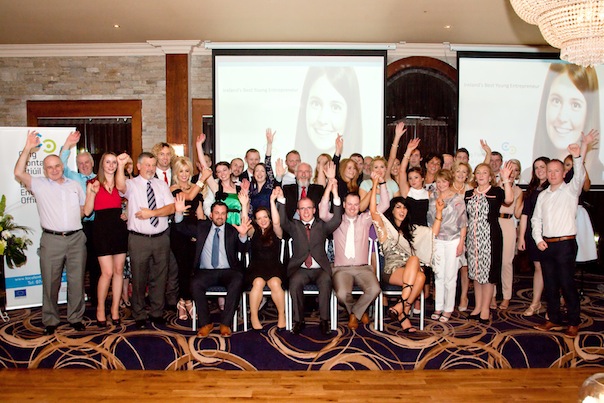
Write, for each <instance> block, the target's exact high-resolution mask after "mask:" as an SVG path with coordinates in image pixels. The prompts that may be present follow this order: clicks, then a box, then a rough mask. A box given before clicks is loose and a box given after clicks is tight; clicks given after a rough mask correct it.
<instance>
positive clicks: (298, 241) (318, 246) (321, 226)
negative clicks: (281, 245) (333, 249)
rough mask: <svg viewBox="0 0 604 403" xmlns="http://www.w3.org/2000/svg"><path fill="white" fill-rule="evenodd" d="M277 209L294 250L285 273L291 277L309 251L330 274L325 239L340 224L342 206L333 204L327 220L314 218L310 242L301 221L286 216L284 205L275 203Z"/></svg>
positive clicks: (299, 268) (299, 267)
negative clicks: (330, 216)
mask: <svg viewBox="0 0 604 403" xmlns="http://www.w3.org/2000/svg"><path fill="white" fill-rule="evenodd" d="M277 209H278V210H279V218H280V219H281V226H282V227H283V229H284V230H285V231H287V232H288V233H289V234H290V235H291V237H292V239H293V241H292V242H293V249H294V250H293V255H292V257H291V258H290V259H289V264H288V265H287V275H288V276H290V277H291V275H292V274H293V273H295V272H296V271H298V270H301V266H302V264H303V263H304V261H305V260H306V257H307V256H308V253H309V252H310V254H311V256H312V257H313V258H314V259H315V260H316V261H317V263H319V265H320V266H321V268H322V269H323V270H325V271H326V272H327V273H328V274H329V275H330V276H331V264H330V263H329V259H328V258H327V253H326V252H325V240H326V239H327V236H329V234H331V233H332V232H334V231H335V230H336V229H337V228H338V227H339V226H340V223H341V222H342V206H341V205H340V206H335V205H334V206H333V210H334V212H333V214H334V215H333V217H332V218H331V220H329V221H327V222H325V221H323V220H321V219H319V218H315V221H314V222H313V225H312V227H310V242H309V240H308V236H307V235H306V227H305V226H304V224H303V223H302V221H300V220H292V219H291V218H289V217H286V212H285V206H284V205H283V204H282V203H277Z"/></svg>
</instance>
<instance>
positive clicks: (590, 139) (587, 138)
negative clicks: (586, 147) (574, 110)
mask: <svg viewBox="0 0 604 403" xmlns="http://www.w3.org/2000/svg"><path fill="white" fill-rule="evenodd" d="M599 137H600V132H599V131H597V130H596V129H591V130H590V131H589V133H587V134H583V133H581V142H582V143H585V144H592V143H594V142H595V141H597V139H598V138H599Z"/></svg>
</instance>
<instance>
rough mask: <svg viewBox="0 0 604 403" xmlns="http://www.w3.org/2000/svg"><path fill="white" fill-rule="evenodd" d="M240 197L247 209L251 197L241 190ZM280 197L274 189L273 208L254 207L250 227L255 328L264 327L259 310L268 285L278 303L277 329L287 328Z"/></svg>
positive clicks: (248, 278) (250, 270) (244, 208)
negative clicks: (278, 200)
mask: <svg viewBox="0 0 604 403" xmlns="http://www.w3.org/2000/svg"><path fill="white" fill-rule="evenodd" d="M239 198H240V200H241V204H242V206H243V211H245V210H247V208H246V206H247V203H248V200H247V199H248V197H247V195H246V194H245V192H244V191H242V192H240V196H239ZM276 200H277V193H276V192H275V191H273V192H272V193H271V196H270V207H271V209H270V211H269V210H268V209H267V208H266V207H262V206H261V207H258V208H256V209H255V210H254V220H253V221H252V228H250V230H249V231H248V237H249V238H250V239H251V241H250V245H251V246H250V263H249V265H248V269H247V274H246V277H247V281H248V283H249V284H251V285H252V290H251V291H250V319H251V322H252V328H253V329H254V330H256V331H262V324H261V323H260V319H259V318H258V310H259V309H260V301H261V300H262V291H263V290H264V287H265V286H266V285H268V287H269V288H270V289H271V298H272V299H273V302H274V303H275V306H276V307H277V314H278V319H277V331H278V332H282V331H284V330H285V292H284V291H283V279H284V278H285V268H284V266H283V264H282V263H281V260H280V259H279V254H280V251H281V238H282V237H283V230H282V229H281V222H280V219H279V213H278V212H277V206H276V204H275V201H276ZM271 216H272V219H271Z"/></svg>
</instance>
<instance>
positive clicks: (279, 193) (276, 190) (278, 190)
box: [271, 186, 283, 199]
mask: <svg viewBox="0 0 604 403" xmlns="http://www.w3.org/2000/svg"><path fill="white" fill-rule="evenodd" d="M273 196H274V197H275V199H279V198H281V197H283V189H281V187H280V186H276V187H275V188H274V189H273V193H271V199H272V198H273Z"/></svg>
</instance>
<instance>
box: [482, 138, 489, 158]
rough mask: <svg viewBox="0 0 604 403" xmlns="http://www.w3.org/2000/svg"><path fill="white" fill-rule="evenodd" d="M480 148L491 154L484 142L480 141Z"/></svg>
mask: <svg viewBox="0 0 604 403" xmlns="http://www.w3.org/2000/svg"><path fill="white" fill-rule="evenodd" d="M480 147H481V148H482V149H483V150H484V152H485V153H487V154H491V147H489V145H488V144H487V141H486V140H483V139H480Z"/></svg>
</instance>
